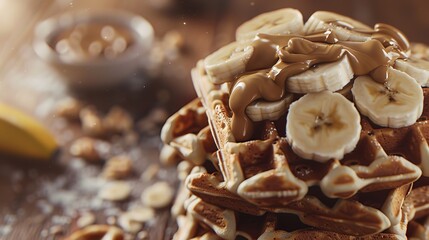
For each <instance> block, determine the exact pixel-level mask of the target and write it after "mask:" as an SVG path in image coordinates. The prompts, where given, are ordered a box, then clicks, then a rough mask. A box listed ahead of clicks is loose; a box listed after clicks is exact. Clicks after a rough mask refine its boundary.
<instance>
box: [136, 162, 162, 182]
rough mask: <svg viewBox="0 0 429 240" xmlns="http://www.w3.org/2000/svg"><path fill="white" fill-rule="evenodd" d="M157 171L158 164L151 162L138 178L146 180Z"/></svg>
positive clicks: (150, 178) (151, 177) (152, 176)
mask: <svg viewBox="0 0 429 240" xmlns="http://www.w3.org/2000/svg"><path fill="white" fill-rule="evenodd" d="M158 171H159V165H158V164H155V163H153V164H151V165H149V166H148V167H147V168H146V170H145V171H144V172H143V173H142V175H141V177H140V178H141V179H142V180H143V181H144V182H148V181H150V180H152V179H153V178H154V177H155V175H156V174H157V173H158Z"/></svg>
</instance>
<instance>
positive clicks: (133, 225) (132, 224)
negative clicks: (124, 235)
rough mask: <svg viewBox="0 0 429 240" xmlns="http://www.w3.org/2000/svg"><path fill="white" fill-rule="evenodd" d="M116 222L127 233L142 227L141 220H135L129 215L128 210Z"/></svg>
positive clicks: (134, 231)
mask: <svg viewBox="0 0 429 240" xmlns="http://www.w3.org/2000/svg"><path fill="white" fill-rule="evenodd" d="M118 224H119V226H121V228H122V229H124V230H125V231H127V232H129V233H137V232H138V231H140V230H141V229H142V227H143V224H142V223H141V222H137V221H135V220H134V219H132V218H131V217H130V214H129V212H126V213H123V214H121V215H120V216H119V218H118Z"/></svg>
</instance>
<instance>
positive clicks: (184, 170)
mask: <svg viewBox="0 0 429 240" xmlns="http://www.w3.org/2000/svg"><path fill="white" fill-rule="evenodd" d="M193 167H194V165H193V164H192V163H190V162H188V161H181V162H180V163H179V164H178V165H177V174H178V176H177V177H178V179H179V180H180V181H185V179H186V177H187V176H188V175H189V173H190V172H191V170H192V168H193Z"/></svg>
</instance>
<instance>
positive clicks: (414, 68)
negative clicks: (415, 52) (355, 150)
mask: <svg viewBox="0 0 429 240" xmlns="http://www.w3.org/2000/svg"><path fill="white" fill-rule="evenodd" d="M395 69H397V70H400V71H402V72H405V73H406V74H408V75H410V76H411V77H413V78H414V79H415V80H416V81H417V83H418V84H420V86H422V87H428V86H429V62H428V61H425V60H423V59H418V58H408V59H407V60H402V59H398V60H396V62H395Z"/></svg>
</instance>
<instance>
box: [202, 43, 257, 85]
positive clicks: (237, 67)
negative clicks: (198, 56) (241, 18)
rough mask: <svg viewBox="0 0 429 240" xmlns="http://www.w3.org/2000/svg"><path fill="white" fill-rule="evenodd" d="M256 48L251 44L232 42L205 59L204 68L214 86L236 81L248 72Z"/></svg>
mask: <svg viewBox="0 0 429 240" xmlns="http://www.w3.org/2000/svg"><path fill="white" fill-rule="evenodd" d="M253 50H254V48H253V47H252V46H251V45H250V44H249V42H232V43H230V44H228V45H226V46H224V47H222V48H220V49H218V50H217V51H216V52H214V53H212V54H210V55H209V56H207V57H206V58H205V59H204V67H205V69H206V72H207V74H208V75H209V79H210V81H211V82H213V83H214V84H220V83H224V82H229V81H232V80H234V78H235V77H236V76H237V75H238V74H240V73H243V72H244V71H245V70H246V64H247V62H248V61H249V59H250V57H251V56H252V54H253Z"/></svg>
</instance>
